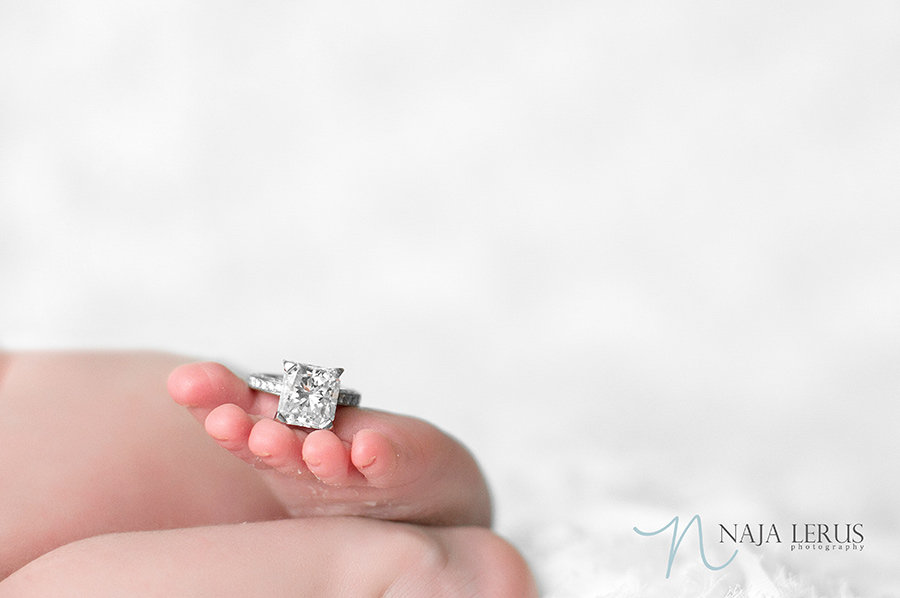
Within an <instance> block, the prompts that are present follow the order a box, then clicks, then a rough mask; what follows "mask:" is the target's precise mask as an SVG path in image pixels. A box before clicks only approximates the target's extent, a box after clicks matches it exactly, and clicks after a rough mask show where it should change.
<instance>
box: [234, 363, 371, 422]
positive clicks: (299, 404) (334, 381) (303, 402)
mask: <svg viewBox="0 0 900 598" xmlns="http://www.w3.org/2000/svg"><path fill="white" fill-rule="evenodd" d="M343 372H344V369H343V368H323V367H321V366H318V365H309V364H307V363H298V362H295V361H288V360H285V361H284V374H283V375H278V374H251V375H250V376H248V378H247V384H248V385H249V386H250V387H251V388H255V389H257V390H261V391H263V392H268V393H271V394H276V395H278V410H277V411H276V412H275V419H276V420H278V421H280V422H282V423H285V424H288V425H290V426H300V427H303V428H316V429H320V430H324V429H328V428H330V427H331V426H332V424H333V422H334V414H335V411H336V410H337V406H338V405H348V406H356V405H359V400H360V394H359V393H358V392H356V391H355V390H349V389H342V388H341V380H340V377H341V374H342V373H343Z"/></svg>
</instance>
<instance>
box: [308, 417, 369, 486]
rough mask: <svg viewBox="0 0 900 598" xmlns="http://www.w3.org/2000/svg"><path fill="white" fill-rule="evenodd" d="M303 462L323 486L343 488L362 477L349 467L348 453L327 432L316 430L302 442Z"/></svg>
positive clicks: (337, 439) (338, 439)
mask: <svg viewBox="0 0 900 598" xmlns="http://www.w3.org/2000/svg"><path fill="white" fill-rule="evenodd" d="M302 452H303V460H304V461H305V462H306V465H307V467H309V470H310V471H311V472H313V474H314V475H315V476H316V477H317V478H319V480H321V481H322V482H324V483H325V484H329V485H331V486H343V485H346V484H349V483H351V482H353V481H355V480H357V479H359V478H361V477H362V476H360V474H359V472H357V471H356V470H355V469H353V468H352V467H351V465H350V451H349V449H348V447H347V446H346V445H345V444H344V443H343V442H342V441H341V439H340V438H338V437H337V436H335V435H334V433H333V432H331V431H329V430H316V431H315V432H312V433H311V434H310V435H309V436H307V437H306V440H305V441H304V442H303V450H302Z"/></svg>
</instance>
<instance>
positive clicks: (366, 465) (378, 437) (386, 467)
mask: <svg viewBox="0 0 900 598" xmlns="http://www.w3.org/2000/svg"><path fill="white" fill-rule="evenodd" d="M398 459H399V453H398V451H397V448H396V447H395V446H394V443H392V442H391V440H390V439H389V438H388V437H387V436H385V435H384V434H382V433H381V432H378V431H376V430H369V429H366V430H360V431H359V432H357V433H356V435H355V436H354V437H353V444H352V445H351V448H350V460H351V461H352V463H353V466H354V467H355V468H356V469H357V470H358V471H359V472H360V473H362V474H363V475H364V476H365V477H366V479H367V480H368V481H369V483H371V484H372V485H373V486H376V487H386V486H389V485H390V484H391V480H392V478H393V474H394V471H395V470H396V468H397V462H398Z"/></svg>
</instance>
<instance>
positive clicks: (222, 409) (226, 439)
mask: <svg viewBox="0 0 900 598" xmlns="http://www.w3.org/2000/svg"><path fill="white" fill-rule="evenodd" d="M204 425H205V427H206V433H207V434H209V435H210V436H211V437H212V438H213V439H214V440H215V441H216V442H218V443H219V446H221V447H222V448H224V449H225V450H227V451H229V452H230V453H232V454H233V455H235V456H236V457H239V458H241V459H243V460H244V461H246V462H247V463H254V462H255V461H257V459H256V455H254V454H253V452H252V451H251V450H250V448H249V447H248V446H247V441H248V439H249V437H250V430H251V429H252V428H253V420H252V419H251V417H250V416H249V415H247V412H245V411H244V410H243V409H241V408H240V407H238V406H237V405H233V404H231V403H226V404H225V405H220V406H218V407H216V408H215V409H213V410H212V411H210V412H209V415H207V416H206V421H205V422H204Z"/></svg>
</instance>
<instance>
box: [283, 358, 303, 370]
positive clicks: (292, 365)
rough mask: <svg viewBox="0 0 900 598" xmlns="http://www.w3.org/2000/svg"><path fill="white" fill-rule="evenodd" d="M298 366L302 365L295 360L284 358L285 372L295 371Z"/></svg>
mask: <svg viewBox="0 0 900 598" xmlns="http://www.w3.org/2000/svg"><path fill="white" fill-rule="evenodd" d="M298 367H300V364H299V363H295V362H293V361H288V360H287V359H285V360H284V371H285V373H288V374H290V373H291V372H293V371H295V370H296V369H297V368H298Z"/></svg>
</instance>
